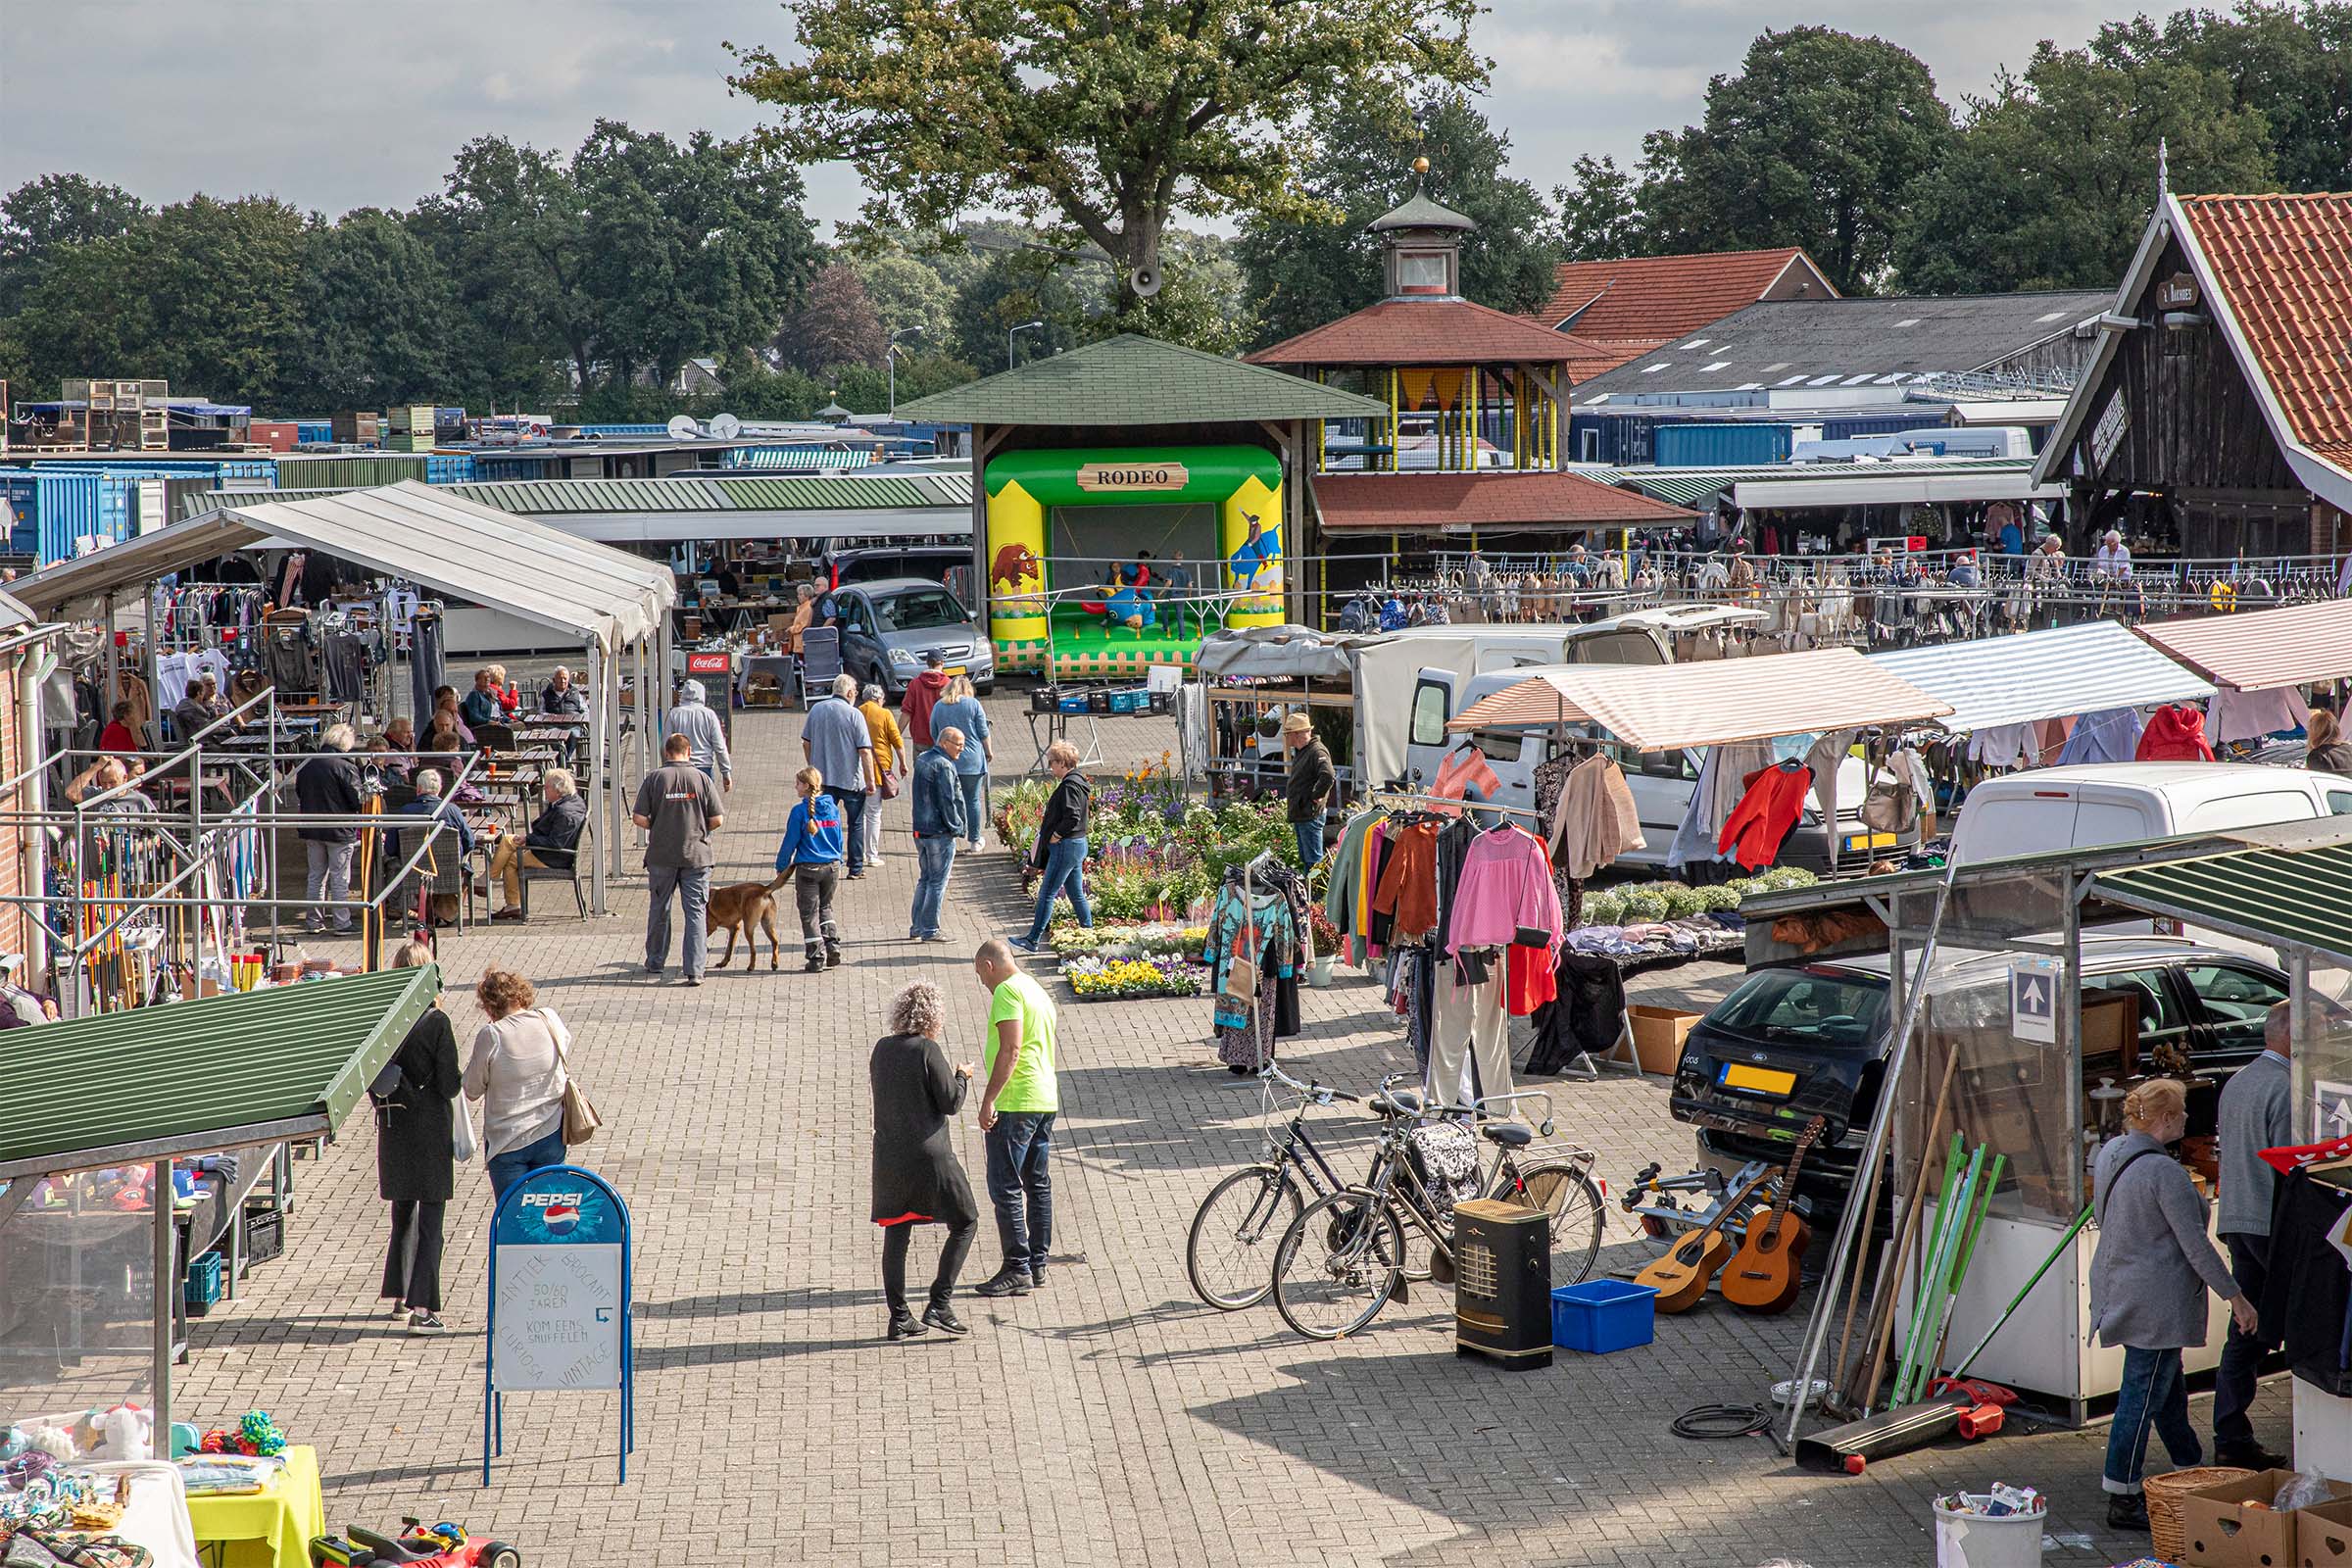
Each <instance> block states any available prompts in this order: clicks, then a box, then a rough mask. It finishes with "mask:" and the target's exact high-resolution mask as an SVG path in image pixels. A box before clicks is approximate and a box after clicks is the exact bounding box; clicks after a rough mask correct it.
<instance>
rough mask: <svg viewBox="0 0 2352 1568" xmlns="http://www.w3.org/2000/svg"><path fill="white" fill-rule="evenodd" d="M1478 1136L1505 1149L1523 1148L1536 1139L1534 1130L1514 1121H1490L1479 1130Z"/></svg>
mask: <svg viewBox="0 0 2352 1568" xmlns="http://www.w3.org/2000/svg"><path fill="white" fill-rule="evenodd" d="M1478 1132H1479V1136H1480V1137H1482V1138H1484V1139H1486V1140H1488V1141H1489V1142H1490V1143H1496V1144H1500V1145H1501V1146H1502V1147H1503V1148H1505V1149H1525V1148H1526V1147H1527V1146H1528V1145H1530V1144H1532V1143H1534V1142H1535V1141H1536V1130H1535V1129H1534V1128H1533V1127H1529V1126H1526V1125H1525V1124H1523V1123H1520V1122H1515V1121H1491V1122H1489V1123H1487V1124H1486V1125H1485V1126H1484V1127H1481V1128H1480V1129H1479V1130H1478Z"/></svg>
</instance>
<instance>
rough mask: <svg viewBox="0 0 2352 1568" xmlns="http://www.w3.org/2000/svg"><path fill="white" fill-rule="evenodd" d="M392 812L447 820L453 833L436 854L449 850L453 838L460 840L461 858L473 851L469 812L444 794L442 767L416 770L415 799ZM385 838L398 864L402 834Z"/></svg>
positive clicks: (400, 857) (443, 853)
mask: <svg viewBox="0 0 2352 1568" xmlns="http://www.w3.org/2000/svg"><path fill="white" fill-rule="evenodd" d="M393 814H394V815H395V816H400V815H407V816H435V817H439V818H440V819H441V820H442V821H444V822H447V823H448V824H449V827H450V832H449V834H448V835H446V836H444V837H443V838H442V840H441V841H440V843H439V844H437V845H436V846H435V849H434V853H435V854H436V855H446V854H448V853H449V849H448V844H449V839H450V838H451V837H454V838H456V840H457V843H458V847H457V854H458V855H459V856H460V857H461V858H463V857H465V856H468V855H471V854H472V853H473V829H472V828H470V827H468V826H466V813H465V812H464V811H461V810H459V809H458V803H457V802H455V801H452V800H448V799H445V798H444V797H443V796H442V794H441V770H440V769H439V768H437V767H420V768H418V769H417V798H416V799H415V800H413V801H411V802H409V803H408V804H407V805H406V806H403V807H402V808H401V809H399V810H398V811H395V812H394V813H393ZM385 838H386V842H387V844H388V845H389V849H390V854H391V857H392V861H391V863H392V864H393V865H395V866H397V865H399V864H400V863H401V861H402V859H403V858H404V857H403V856H402V854H401V849H400V834H398V833H397V832H394V833H389V834H386V835H385Z"/></svg>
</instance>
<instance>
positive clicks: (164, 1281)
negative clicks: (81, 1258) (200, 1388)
mask: <svg viewBox="0 0 2352 1568" xmlns="http://www.w3.org/2000/svg"><path fill="white" fill-rule="evenodd" d="M149 1201H151V1202H152V1203H153V1204H154V1207H155V1254H154V1261H155V1442H156V1447H157V1451H159V1452H161V1453H166V1454H169V1453H170V1452H171V1451H172V1309H173V1308H174V1307H175V1306H176V1305H177V1304H178V1297H179V1279H178V1277H177V1275H176V1274H175V1273H174V1272H173V1270H172V1262H173V1257H174V1253H175V1252H176V1251H177V1249H176V1248H175V1247H173V1246H172V1242H173V1240H174V1237H173V1230H174V1226H173V1223H172V1161H171V1160H169V1159H159V1160H157V1161H156V1162H155V1191H154V1193H153V1194H152V1195H150V1200H149Z"/></svg>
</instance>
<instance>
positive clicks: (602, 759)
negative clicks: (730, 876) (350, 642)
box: [12, 481, 677, 913]
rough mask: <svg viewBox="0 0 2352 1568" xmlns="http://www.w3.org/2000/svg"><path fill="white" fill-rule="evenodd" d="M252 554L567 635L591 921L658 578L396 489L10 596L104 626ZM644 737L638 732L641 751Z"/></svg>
mask: <svg viewBox="0 0 2352 1568" xmlns="http://www.w3.org/2000/svg"><path fill="white" fill-rule="evenodd" d="M222 499H223V500H224V501H227V500H229V497H228V496H226V495H224V496H223V498H222ZM257 546H261V547H270V548H291V549H300V550H318V551H321V552H323V553H325V554H327V555H330V556H335V557H338V558H340V559H342V560H345V561H349V562H351V563H353V564H356V565H359V566H361V567H364V568H366V569H368V570H369V571H371V572H373V573H375V574H377V575H379V576H383V577H389V578H398V579H403V580H406V581H409V582H413V583H415V584H417V586H418V587H420V588H423V589H427V590H429V591H431V592H433V593H437V594H440V595H442V596H444V597H446V598H450V599H461V600H466V601H470V602H472V603H475V604H480V605H486V606H489V607H491V608H493V609H497V610H502V611H505V612H507V613H511V614H514V615H518V616H520V617H522V618H523V619H525V620H528V621H531V622H533V623H534V624H537V625H540V626H543V627H546V628H548V629H549V630H552V631H555V632H558V633H564V634H568V635H570V636H573V637H576V638H578V639H579V641H580V644H581V646H582V648H583V650H584V651H585V653H586V656H587V662H588V670H589V682H588V695H589V706H590V723H589V748H588V765H589V777H590V779H591V780H592V781H593V782H594V787H595V788H598V789H600V790H601V791H602V792H603V802H604V808H605V811H604V815H605V827H604V830H603V831H604V844H603V850H604V853H603V854H600V855H599V856H598V857H597V858H596V864H595V872H594V887H595V905H596V908H597V910H598V911H599V912H600V913H601V912H603V910H604V907H605V877H606V871H607V867H608V866H610V867H611V869H613V871H617V870H618V869H619V868H620V853H621V843H622V839H623V836H624V835H623V831H622V829H623V828H624V827H625V825H626V823H627V815H626V812H627V802H626V799H625V798H624V796H623V794H622V792H621V791H620V790H619V789H618V788H616V787H615V785H616V780H615V779H614V777H613V772H614V769H613V765H612V764H613V746H614V741H615V738H616V737H617V736H618V734H619V729H620V676H621V667H622V662H623V661H624V659H633V660H634V661H635V664H636V669H635V674H636V678H637V690H638V691H639V692H641V693H650V692H652V691H654V690H656V689H657V682H656V679H655V678H654V676H653V674H652V673H651V672H653V671H661V670H666V669H667V668H668V660H669V648H668V643H669V610H670V606H671V605H672V604H673V603H674V602H675V600H676V597H677V586H676V582H675V580H674V579H673V578H672V577H671V576H670V573H669V571H668V569H667V568H666V567H665V566H663V565H662V564H661V563H659V562H652V561H647V560H644V559H642V558H640V557H637V556H632V555H629V554H627V553H626V552H624V551H619V550H613V549H611V548H609V547H607V546H605V545H600V544H595V543H592V542H590V541H588V540H584V539H580V538H576V537H574V536H573V535H571V534H568V533H565V532H564V531H563V530H561V529H558V528H553V527H550V526H548V525H547V524H545V523H541V522H534V521H532V520H531V519H529V518H527V517H518V516H515V515H512V514H509V513H505V512H500V511H497V510H495V509H494V508H490V507H484V506H478V505H476V504H474V503H473V502H470V501H465V500H461V499H460V498H458V497H456V496H453V495H450V494H449V493H448V492H447V491H446V490H445V489H438V488H435V487H433V486H429V485H422V484H417V483H416V482H414V481H404V482H402V483H400V484H395V485H387V486H384V487H382V488H380V489H374V490H354V491H348V492H343V493H338V494H335V495H328V496H318V497H313V498H310V499H308V500H303V501H283V502H256V503H254V504H252V505H249V506H238V505H235V504H233V503H232V504H228V505H224V506H222V507H221V508H220V509H219V510H217V511H213V512H208V513H205V514H203V515H199V516H194V517H190V518H188V519H186V520H185V521H182V522H175V523H172V524H171V525H170V526H169V527H164V528H159V529H157V530H155V531H154V532H152V533H145V534H141V535H139V536H138V537H137V538H135V539H129V540H125V541H124V542H123V543H122V544H119V545H112V546H109V547H108V548H106V549H104V550H100V551H97V552H95V553H93V554H91V555H87V556H82V557H78V558H76V559H75V560H73V561H69V562H63V563H60V564H57V565H55V566H51V567H49V568H48V569H47V570H45V571H40V572H36V573H34V574H33V575H32V576H29V577H25V578H22V579H20V580H19V581H18V582H16V583H14V584H13V585H12V588H13V590H14V592H15V594H16V596H17V598H19V599H20V600H21V601H23V602H24V603H25V606H26V607H27V608H29V609H33V610H34V611H35V613H43V612H46V613H62V614H66V615H69V616H71V617H73V618H80V619H96V618H99V617H102V616H104V617H109V618H111V616H112V613H113V611H114V607H115V606H117V605H120V604H125V603H134V602H137V601H138V600H139V599H140V598H142V597H143V595H144V593H145V591H146V585H147V584H148V583H150V582H153V581H154V580H155V579H156V578H158V577H161V576H164V575H165V574H167V573H170V572H172V571H177V570H179V569H181V568H182V567H185V566H192V565H195V564H198V563H200V562H205V561H210V560H213V559H214V558H216V557H219V556H223V555H227V554H229V553H231V552H233V551H238V550H246V549H251V548H254V547H257ZM663 706H664V705H662V704H660V703H648V704H646V705H645V707H646V717H647V722H648V723H651V724H659V722H660V721H661V714H662V711H663ZM654 739H655V737H654V736H653V735H651V734H649V735H648V737H647V741H648V744H649V746H650V745H651V744H653V742H654Z"/></svg>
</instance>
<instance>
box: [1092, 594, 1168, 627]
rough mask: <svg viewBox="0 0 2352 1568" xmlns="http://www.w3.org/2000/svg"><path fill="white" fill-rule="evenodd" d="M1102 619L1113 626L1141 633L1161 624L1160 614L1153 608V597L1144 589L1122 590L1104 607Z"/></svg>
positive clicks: (1111, 597)
mask: <svg viewBox="0 0 2352 1568" xmlns="http://www.w3.org/2000/svg"><path fill="white" fill-rule="evenodd" d="M1103 619H1104V620H1106V621H1108V622H1109V623H1110V624H1111V625H1113V626H1124V627H1126V628H1127V629H1128V630H1129V631H1139V632H1140V631H1142V630H1143V629H1144V628H1145V627H1146V626H1155V625H1157V624H1159V612H1158V611H1156V610H1154V609H1152V596H1151V595H1150V594H1149V593H1146V592H1145V591H1144V590H1143V589H1141V588H1121V589H1120V590H1119V591H1118V592H1117V593H1115V594H1112V595H1111V596H1110V598H1109V600H1108V601H1107V602H1106V603H1105V604H1104V605H1103Z"/></svg>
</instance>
